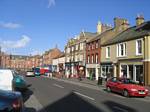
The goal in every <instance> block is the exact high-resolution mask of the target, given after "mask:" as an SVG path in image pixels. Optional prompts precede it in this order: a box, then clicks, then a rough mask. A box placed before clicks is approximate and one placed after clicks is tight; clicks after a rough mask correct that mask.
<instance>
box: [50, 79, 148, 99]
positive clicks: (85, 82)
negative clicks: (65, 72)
mask: <svg viewBox="0 0 150 112" xmlns="http://www.w3.org/2000/svg"><path fill="white" fill-rule="evenodd" d="M52 78H53V79H58V80H66V81H73V82H78V83H83V84H89V85H92V86H96V87H99V88H103V89H104V88H105V84H106V81H105V80H103V81H102V84H101V85H98V81H97V80H89V79H87V78H82V80H81V81H79V79H77V78H64V77H63V78H57V77H52ZM145 88H146V89H148V90H149V94H148V96H149V97H150V86H145Z"/></svg>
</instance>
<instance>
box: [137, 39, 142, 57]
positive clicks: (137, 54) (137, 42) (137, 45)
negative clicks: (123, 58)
mask: <svg viewBox="0 0 150 112" xmlns="http://www.w3.org/2000/svg"><path fill="white" fill-rule="evenodd" d="M138 41H140V42H141V53H139V44H138ZM142 47H143V46H142V39H137V40H136V55H137V56H138V55H142Z"/></svg>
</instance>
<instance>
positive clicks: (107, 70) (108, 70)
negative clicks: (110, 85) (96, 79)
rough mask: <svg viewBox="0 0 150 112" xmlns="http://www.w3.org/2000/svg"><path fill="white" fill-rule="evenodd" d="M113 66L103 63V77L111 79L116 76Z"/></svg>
mask: <svg viewBox="0 0 150 112" xmlns="http://www.w3.org/2000/svg"><path fill="white" fill-rule="evenodd" d="M113 69H114V68H113V64H112V63H111V62H110V63H108V62H107V63H101V77H102V78H110V77H113V76H114V70H113Z"/></svg>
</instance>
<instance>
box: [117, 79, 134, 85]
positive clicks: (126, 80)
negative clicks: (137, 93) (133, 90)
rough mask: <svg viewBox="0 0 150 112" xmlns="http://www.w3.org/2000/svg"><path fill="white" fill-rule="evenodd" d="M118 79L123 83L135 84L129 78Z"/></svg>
mask: <svg viewBox="0 0 150 112" xmlns="http://www.w3.org/2000/svg"><path fill="white" fill-rule="evenodd" d="M120 81H121V82H122V83H124V84H135V82H134V81H133V80H131V79H121V80H120Z"/></svg>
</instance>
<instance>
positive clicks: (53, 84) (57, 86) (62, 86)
mask: <svg viewBox="0 0 150 112" xmlns="http://www.w3.org/2000/svg"><path fill="white" fill-rule="evenodd" d="M53 85H54V86H56V87H59V88H64V87H63V86H61V85H58V84H53Z"/></svg>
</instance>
